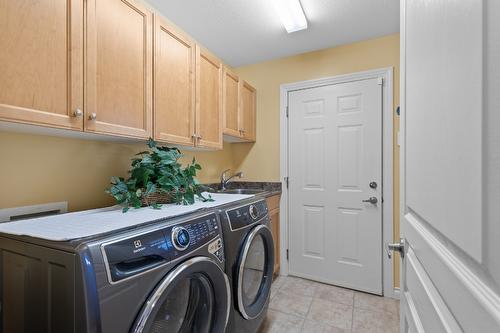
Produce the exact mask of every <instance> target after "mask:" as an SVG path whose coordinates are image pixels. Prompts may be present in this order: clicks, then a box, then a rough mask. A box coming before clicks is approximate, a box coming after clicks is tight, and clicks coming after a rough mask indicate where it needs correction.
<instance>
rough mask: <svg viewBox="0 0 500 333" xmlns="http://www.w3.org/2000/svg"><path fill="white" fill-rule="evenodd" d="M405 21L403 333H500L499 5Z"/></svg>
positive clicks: (452, 5) (426, 10) (433, 12)
mask: <svg viewBox="0 0 500 333" xmlns="http://www.w3.org/2000/svg"><path fill="white" fill-rule="evenodd" d="M401 17H402V21H401V22H402V25H401V52H402V54H401V69H402V77H401V92H402V95H401V103H402V104H401V107H402V118H401V130H402V135H401V138H402V147H401V148H402V151H401V185H402V187H401V195H402V197H401V214H402V216H401V232H402V237H403V238H404V240H405V252H406V253H405V256H404V257H403V264H402V275H401V276H402V281H401V331H402V332H432V333H439V332H485V333H489V332H492V333H493V332H500V284H499V283H500V257H499V255H500V246H499V242H500V209H499V208H498V207H499V200H500V177H499V173H500V149H499V147H500V135H499V134H498V133H499V132H498V125H499V124H500V117H499V110H500V99H499V98H498V94H499V91H500V38H499V31H500V24H499V23H498V22H499V21H498V17H500V2H499V1H497V0H490V1H487V0H486V1H481V0H464V1H456V0H442V1H428V0H411V1H410V0H406V1H403V2H402V12H401ZM495 122H496V123H495ZM493 124H495V125H493Z"/></svg>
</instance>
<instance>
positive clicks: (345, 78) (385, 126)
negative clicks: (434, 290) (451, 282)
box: [280, 67, 399, 298]
mask: <svg viewBox="0 0 500 333" xmlns="http://www.w3.org/2000/svg"><path fill="white" fill-rule="evenodd" d="M373 78H383V96H382V114H383V117H382V118H383V119H382V197H383V203H382V229H383V230H382V244H380V254H381V256H382V258H383V259H382V262H383V264H382V266H383V267H382V281H383V286H382V289H383V295H384V296H386V297H395V298H398V297H399V290H395V289H394V283H393V272H392V267H393V266H392V260H391V259H389V258H388V257H387V255H386V253H385V251H384V248H385V244H387V243H389V242H392V241H393V236H392V230H393V211H392V207H393V202H392V199H393V198H392V197H393V174H392V169H393V168H392V163H393V154H392V150H393V137H392V132H393V118H392V117H393V68H392V67H386V68H380V69H374V70H369V71H363V72H357V73H351V74H344V75H338V76H332V77H326V78H320V79H314V80H307V81H300V82H294V83H287V84H282V85H281V86H280V179H281V182H282V186H281V188H282V192H281V202H280V230H281V231H280V240H281V242H280V243H281V248H280V253H281V257H280V275H288V272H289V268H288V260H287V249H288V243H289V234H288V225H289V220H288V212H289V210H288V200H289V193H288V188H287V186H286V184H287V182H286V180H287V177H288V148H289V147H288V117H287V108H288V105H287V104H288V93H289V92H291V91H295V90H301V89H307V88H315V87H319V86H325V85H332V84H339V83H346V82H352V81H359V80H366V79H373Z"/></svg>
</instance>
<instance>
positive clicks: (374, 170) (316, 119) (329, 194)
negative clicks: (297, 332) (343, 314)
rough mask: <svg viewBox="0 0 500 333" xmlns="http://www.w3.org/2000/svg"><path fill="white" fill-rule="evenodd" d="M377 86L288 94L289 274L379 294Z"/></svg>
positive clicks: (336, 86)
mask: <svg viewBox="0 0 500 333" xmlns="http://www.w3.org/2000/svg"><path fill="white" fill-rule="evenodd" d="M381 83H382V81H381V80H380V79H376V78H373V79H366V80H359V81H353V82H347V83H341V84H333V85H327V86H321V87H316V88H310V89H304V90H297V91H292V92H290V93H289V95H288V107H289V184H290V187H289V207H290V208H289V212H290V214H289V241H290V243H289V258H290V265H289V272H290V274H292V275H296V276H301V277H305V278H309V279H313V280H318V281H322V282H326V283H331V284H336V285H341V286H345V287H349V288H353V289H359V290H364V291H368V292H372V293H377V294H381V293H382V205H381V202H382V196H381V193H382V85H381ZM370 183H372V185H371V186H372V187H370ZM370 198H372V199H371V200H373V202H372V203H370V202H363V200H369V199H370Z"/></svg>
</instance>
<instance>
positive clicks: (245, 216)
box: [226, 200, 268, 231]
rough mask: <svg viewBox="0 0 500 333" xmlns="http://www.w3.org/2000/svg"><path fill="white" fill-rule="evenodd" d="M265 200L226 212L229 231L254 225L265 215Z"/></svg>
mask: <svg viewBox="0 0 500 333" xmlns="http://www.w3.org/2000/svg"><path fill="white" fill-rule="evenodd" d="M267 213H268V211H267V204H266V201H265V200H261V201H257V202H255V203H252V204H249V205H245V206H240V207H236V208H233V209H228V210H226V216H227V219H228V220H229V223H230V224H231V230H233V231H234V230H238V229H242V228H245V227H247V226H249V225H252V224H254V223H255V222H257V221H259V220H260V219H262V218H263V217H265V216H266V215H267Z"/></svg>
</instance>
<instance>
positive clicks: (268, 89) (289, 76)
mask: <svg viewBox="0 0 500 333" xmlns="http://www.w3.org/2000/svg"><path fill="white" fill-rule="evenodd" d="M382 67H393V68H394V108H396V107H397V106H398V105H399V34H395V35H390V36H386V37H382V38H377V39H372V40H367V41H362V42H358V43H354V44H349V45H342V46H338V47H335V48H330V49H325V50H320V51H315V52H309V53H305V54H301V55H297V56H292V57H288V58H283V59H277V60H272V61H267V62H263V63H258V64H254V65H249V66H244V67H240V68H236V72H237V73H238V74H239V75H240V76H241V77H244V78H245V79H246V80H247V81H249V82H250V83H251V84H252V85H253V86H254V87H255V88H256V89H257V142H256V143H255V144H240V146H239V147H238V148H233V159H234V166H235V168H236V169H238V170H242V171H244V173H245V179H247V180H265V181H279V179H280V160H279V156H280V143H279V135H280V132H279V126H280V123H279V121H280V115H279V108H280V85H281V84H284V83H291V82H297V81H304V80H310V79H317V78H321V77H328V76H334V75H339V74H347V73H353V72H359V71H365V70H369V69H376V68H382ZM394 129H395V130H394V135H395V136H396V133H397V130H398V129H399V118H398V117H397V116H394ZM394 142H396V140H394ZM235 147H236V146H235ZM394 176H395V179H394V238H395V239H399V148H398V147H397V146H394ZM395 263H396V265H394V280H395V281H397V282H398V283H396V285H398V284H399V259H397V258H396V259H395Z"/></svg>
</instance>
